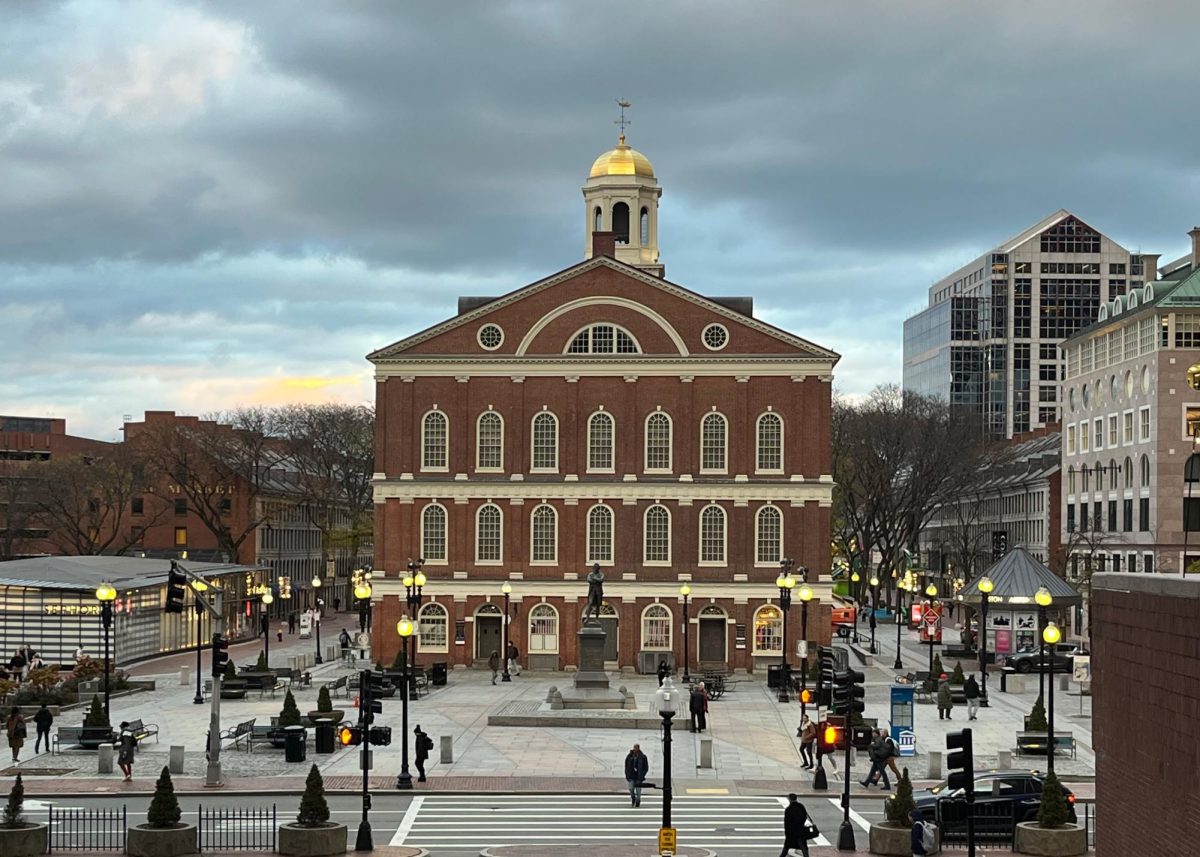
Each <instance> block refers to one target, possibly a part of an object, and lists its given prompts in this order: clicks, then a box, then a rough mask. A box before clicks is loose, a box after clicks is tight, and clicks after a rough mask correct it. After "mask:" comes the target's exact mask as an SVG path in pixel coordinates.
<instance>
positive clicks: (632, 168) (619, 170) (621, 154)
mask: <svg viewBox="0 0 1200 857" xmlns="http://www.w3.org/2000/svg"><path fill="white" fill-rule="evenodd" d="M603 176H645V177H646V178H650V179H652V178H654V167H652V166H650V161H649V160H648V159H647V158H646V156H645V155H643V154H642V153H641V152H639V151H638V150H637V149H633V148H630V147H629V146H626V145H625V135H624V134H622V135H621V141H620V142H619V143H618V144H617V148H615V149H609V150H608V151H607V152H605V153H604V154H603V155H601V156H600V157H598V158H596V162H595V163H594V164H592V171H591V172H590V173H588V178H591V179H595V178H601V177H603Z"/></svg>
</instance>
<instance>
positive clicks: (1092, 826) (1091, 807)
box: [1075, 803, 1096, 848]
mask: <svg viewBox="0 0 1200 857" xmlns="http://www.w3.org/2000/svg"><path fill="white" fill-rule="evenodd" d="M1081 806H1082V808H1083V812H1080V811H1079V810H1080V807H1081ZM1075 818H1076V820H1077V821H1079V822H1080V823H1081V824H1082V825H1083V829H1084V830H1086V831H1087V844H1088V848H1095V847H1096V805H1095V804H1093V803H1084V804H1078V803H1077V804H1075Z"/></svg>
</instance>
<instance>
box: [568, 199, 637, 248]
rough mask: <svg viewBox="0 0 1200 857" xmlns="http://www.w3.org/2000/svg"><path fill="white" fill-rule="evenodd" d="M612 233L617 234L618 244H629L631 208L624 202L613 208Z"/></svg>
mask: <svg viewBox="0 0 1200 857" xmlns="http://www.w3.org/2000/svg"><path fill="white" fill-rule="evenodd" d="M576 222H578V221H576ZM612 231H613V232H614V233H616V237H617V243H618V244H628V243H629V206H628V205H626V204H625V203H623V202H618V203H616V204H615V205H614V206H613V209H612Z"/></svg>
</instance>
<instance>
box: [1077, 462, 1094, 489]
mask: <svg viewBox="0 0 1200 857" xmlns="http://www.w3.org/2000/svg"><path fill="white" fill-rule="evenodd" d="M1079 472H1080V474H1082V476H1083V493H1084V494H1086V493H1087V492H1088V489H1089V488H1090V487H1091V480H1092V474H1091V471H1089V470H1088V466H1087V465H1086V464H1084V465H1081V466H1080V468H1079Z"/></svg>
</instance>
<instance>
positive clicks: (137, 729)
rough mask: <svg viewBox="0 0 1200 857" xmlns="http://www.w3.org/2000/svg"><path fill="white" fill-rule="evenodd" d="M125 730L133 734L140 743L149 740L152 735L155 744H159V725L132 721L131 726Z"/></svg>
mask: <svg viewBox="0 0 1200 857" xmlns="http://www.w3.org/2000/svg"><path fill="white" fill-rule="evenodd" d="M125 728H126V729H128V730H129V731H130V732H132V733H133V737H134V738H136V739H137V740H138V741H141V740H142V739H143V738H149V737H150V736H151V735H153V736H154V743H155V744H157V743H158V724H157V723H143V722H142V721H141V720H131V721H129V725H128V726H126V727H125Z"/></svg>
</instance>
